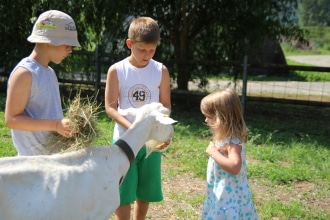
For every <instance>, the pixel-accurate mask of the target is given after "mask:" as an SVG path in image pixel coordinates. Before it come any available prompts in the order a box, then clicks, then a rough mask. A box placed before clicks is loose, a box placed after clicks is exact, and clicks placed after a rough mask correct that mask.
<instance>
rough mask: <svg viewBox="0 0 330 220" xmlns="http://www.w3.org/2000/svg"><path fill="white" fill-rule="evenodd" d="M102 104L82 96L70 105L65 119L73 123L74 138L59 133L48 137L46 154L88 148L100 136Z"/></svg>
mask: <svg viewBox="0 0 330 220" xmlns="http://www.w3.org/2000/svg"><path fill="white" fill-rule="evenodd" d="M99 108H100V104H97V102H96V101H95V100H91V99H90V98H85V99H81V98H80V94H78V95H76V97H75V98H74V99H73V100H72V102H70V103H69V105H68V108H67V111H66V113H65V117H66V118H69V119H71V120H72V122H73V132H72V137H70V138H66V137H63V136H62V135H60V134H58V133H57V132H52V133H51V134H50V135H49V137H48V142H47V145H46V146H45V153H47V154H53V153H59V152H60V153H62V152H71V151H77V150H80V149H83V148H86V147H89V146H90V144H91V143H92V142H93V141H94V139H95V138H96V137H98V136H99V133H100V131H99V130H98V129H97V124H98V123H97V114H98V113H99V111H98V110H99Z"/></svg>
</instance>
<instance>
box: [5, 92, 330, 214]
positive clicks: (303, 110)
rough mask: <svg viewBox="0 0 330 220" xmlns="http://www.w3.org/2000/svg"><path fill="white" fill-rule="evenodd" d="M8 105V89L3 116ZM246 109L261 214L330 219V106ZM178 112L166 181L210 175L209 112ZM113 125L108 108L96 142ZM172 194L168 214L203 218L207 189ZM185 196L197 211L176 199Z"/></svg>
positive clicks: (104, 139) (9, 151) (107, 136)
mask: <svg viewBox="0 0 330 220" xmlns="http://www.w3.org/2000/svg"><path fill="white" fill-rule="evenodd" d="M101 109H102V108H101ZM3 111H4V96H3V95H2V96H1V98H0V117H2V118H3V115H4V113H3ZM245 115H246V122H247V125H248V127H249V129H250V133H249V141H248V143H247V154H248V168H249V179H250V183H251V186H252V187H251V188H252V192H253V196H254V201H255V204H256V207H257V210H258V212H259V215H260V219H281V220H282V219H300V220H301V219H305V220H310V219H320V220H321V219H324V220H325V219H330V206H329V204H330V172H329V170H330V160H329V158H330V147H329V138H328V137H329V133H330V126H329V121H330V108H325V107H309V106H299V105H288V104H278V103H262V102H249V103H247V107H246V114H245ZM172 117H173V118H174V119H176V120H178V121H179V122H178V123H177V124H175V125H174V127H175V136H174V138H173V143H172V144H171V147H170V149H169V150H168V151H166V152H165V158H166V160H165V161H166V165H167V166H168V167H167V170H166V172H165V173H164V174H163V178H164V181H167V180H170V179H171V178H172V177H183V176H186V175H189V176H191V178H193V179H195V180H202V181H204V180H205V172H206V163H207V157H206V156H205V149H206V147H207V144H208V142H209V140H210V132H209V130H208V128H207V127H206V126H205V124H204V118H203V116H202V115H201V114H200V112H199V108H198V106H195V107H194V108H189V109H187V108H181V107H180V106H179V105H177V104H176V105H174V106H173V112H172ZM112 127H113V122H112V121H111V120H110V119H109V118H108V117H107V116H106V115H105V114H104V113H101V114H99V128H100V129H101V131H102V135H101V137H100V138H99V139H98V140H97V142H96V143H95V145H110V142H111V133H112ZM0 136H1V138H0V141H1V148H0V156H14V155H16V152H15V150H14V148H13V146H12V143H11V138H10V131H9V129H8V128H6V127H5V125H4V122H3V120H1V121H0ZM170 184H172V185H173V186H177V184H178V183H177V182H172V183H170ZM188 185H189V184H188V183H187V186H188ZM183 187H185V186H183ZM168 197H169V199H171V200H173V203H174V205H171V207H166V204H167V203H164V204H163V206H165V207H162V208H163V209H164V210H167V209H175V210H174V212H175V217H173V216H167V217H168V219H198V218H199V216H196V212H197V211H199V209H200V206H201V204H202V202H203V199H204V194H203V190H202V193H199V194H198V195H194V193H193V192H192V193H188V194H184V195H181V194H180V195H179V194H175V193H171V194H170V195H168ZM182 200H185V204H186V205H187V207H192V209H195V210H196V212H194V211H191V209H188V208H187V207H186V208H182V207H181V206H180V205H175V204H176V203H177V204H180V203H181V202H182ZM187 210H188V211H187ZM170 217H171V218H170Z"/></svg>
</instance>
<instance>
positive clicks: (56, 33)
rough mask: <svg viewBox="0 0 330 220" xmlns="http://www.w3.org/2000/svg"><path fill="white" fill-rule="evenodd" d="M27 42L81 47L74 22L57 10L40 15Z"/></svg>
mask: <svg viewBox="0 0 330 220" xmlns="http://www.w3.org/2000/svg"><path fill="white" fill-rule="evenodd" d="M27 40H28V41H29V42H31V43H49V44H52V45H55V46H59V45H70V46H77V47H81V46H80V44H79V42H78V37H77V29H76V25H75V23H74V20H73V19H72V18H71V17H70V16H69V15H67V14H65V13H63V12H61V11H57V10H49V11H46V12H44V13H42V14H41V15H40V16H39V18H38V20H37V21H36V23H35V24H34V26H33V30H32V33H31V35H30V36H29V37H28V38H27Z"/></svg>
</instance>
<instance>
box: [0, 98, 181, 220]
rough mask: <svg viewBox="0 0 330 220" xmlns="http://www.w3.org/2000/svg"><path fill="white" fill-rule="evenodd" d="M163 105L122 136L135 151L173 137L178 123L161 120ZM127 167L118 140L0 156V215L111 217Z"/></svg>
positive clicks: (44, 219) (145, 114) (145, 111)
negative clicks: (69, 149)
mask: <svg viewBox="0 0 330 220" xmlns="http://www.w3.org/2000/svg"><path fill="white" fill-rule="evenodd" d="M163 108H164V107H163V106H161V105H160V104H150V105H146V107H142V108H141V111H139V112H138V114H137V116H136V120H135V122H134V123H133V124H132V126H131V128H130V129H128V130H127V131H126V132H125V133H124V134H123V135H122V136H121V140H123V141H125V142H126V143H127V144H128V145H129V146H130V147H131V149H132V151H133V153H134V155H136V154H137V153H138V151H139V150H140V149H141V147H142V146H143V145H144V143H145V142H146V141H148V140H150V139H156V140H157V141H159V142H166V141H168V140H169V139H170V138H171V136H172V134H173V127H172V125H171V123H173V122H175V121H174V120H172V119H170V120H172V121H171V122H168V123H167V124H162V123H160V122H159V118H158V119H157V117H159V114H158V113H159V111H160V110H161V109H163ZM156 113H157V114H158V115H157V114H156ZM167 120H169V119H167ZM129 166H130V163H129V160H128V158H127V155H126V154H125V153H124V151H123V150H122V149H121V148H120V147H118V146H117V145H116V144H115V145H113V146H101V147H89V148H86V149H83V150H80V151H76V152H70V153H65V154H54V155H41V156H21V157H7V158H1V159H0V204H1V205H0V219H11V220H15V219H36V220H37V219H42V220H47V219H54V220H55V219H56V220H58V219H92V220H98V219H102V220H103V219H108V218H109V217H110V216H111V214H112V213H113V212H114V211H115V210H116V208H117V207H118V206H119V202H120V197H119V184H120V181H121V180H122V179H123V178H124V176H125V175H126V173H127V171H128V169H129Z"/></svg>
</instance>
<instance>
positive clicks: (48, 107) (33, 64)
mask: <svg viewBox="0 0 330 220" xmlns="http://www.w3.org/2000/svg"><path fill="white" fill-rule="evenodd" d="M18 67H24V68H26V69H27V70H29V71H30V72H31V76H32V85H31V91H30V95H29V98H28V102H27V104H26V107H25V109H24V112H23V114H24V115H26V116H29V117H31V118H39V119H62V118H63V111H62V105H61V98H60V92H59V85H58V80H57V77H56V74H55V72H54V70H53V69H52V68H51V67H48V68H47V67H44V66H42V65H41V64H40V63H38V62H37V61H36V60H34V59H32V58H29V57H26V58H24V59H22V60H21V61H20V62H19V63H18V64H17V65H16V67H15V68H14V69H13V71H12V73H13V72H14V71H15V70H16V69H17V68H18ZM12 73H11V74H12ZM9 86H10V77H9V80H8V88H9ZM11 134H12V139H13V143H14V146H15V148H16V150H17V151H18V155H19V156H23V155H24V156H30V155H38V154H43V151H42V150H43V148H44V145H45V143H46V139H47V136H48V135H49V131H23V130H15V129H12V130H11Z"/></svg>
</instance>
